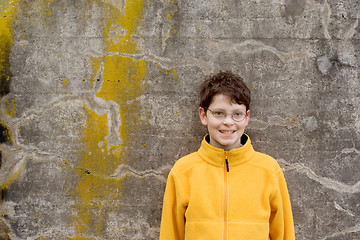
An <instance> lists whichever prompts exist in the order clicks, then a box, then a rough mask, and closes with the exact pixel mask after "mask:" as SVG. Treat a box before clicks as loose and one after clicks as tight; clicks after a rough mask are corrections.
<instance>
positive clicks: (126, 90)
mask: <svg viewBox="0 0 360 240" xmlns="http://www.w3.org/2000/svg"><path fill="white" fill-rule="evenodd" d="M359 5H360V4H359V1H358V0H348V1H345V0H339V1H333V0H272V1H269V0H248V1H238V0H226V1H225V0H221V1H218V0H207V1H205V0H181V1H180V0H118V1H115V0H88V1H85V0H67V1H65V0H32V1H30V0H23V1H20V0H13V1H4V0H0V12H1V19H0V80H1V81H0V86H1V90H0V96H1V102H0V103H1V106H0V107H1V108H0V113H1V117H0V134H1V137H0V140H1V145H0V153H1V159H0V160H1V167H0V184H1V189H2V202H1V203H0V207H1V216H2V217H1V218H0V239H157V238H158V234H159V225H160V215H161V206H162V197H163V196H162V195H163V191H164V187H165V181H166V177H167V174H168V171H169V170H170V168H171V166H172V165H173V163H174V162H175V161H176V160H177V159H178V158H179V157H180V156H183V155H185V154H188V153H190V152H192V151H195V150H197V148H198V147H199V144H200V141H201V139H202V137H203V135H204V134H205V133H206V129H205V128H204V127H203V126H202V125H201V124H200V121H199V119H198V116H197V95H198V86H199V84H200V82H201V81H202V80H203V79H204V77H205V76H206V75H207V74H209V73H211V72H218V71H219V70H226V69H231V70H233V71H235V72H237V73H239V74H241V75H242V76H243V77H244V79H245V80H246V82H247V84H248V85H249V86H250V88H251V89H252V99H253V102H252V104H251V121H250V125H249V128H248V130H247V133H248V134H249V135H250V137H251V138H252V141H253V142H254V147H255V148H256V150H258V151H262V152H266V153H268V154H270V155H272V156H273V157H275V158H276V159H277V160H278V161H279V163H280V164H281V166H282V167H283V169H284V172H285V176H286V179H287V183H288V187H289V191H290V195H291V200H292V207H293V212H294V220H295V227H296V235H297V239H303V240H308V239H324V240H325V239H328V240H330V239H360V201H359V199H360V158H359V151H360V140H359V139H360V121H359V114H360V108H359V103H360V101H359V100H360V95H359V89H360V81H359V69H360V68H359V65H360V64H359V62H360V53H359V51H360V42H359V39H360V33H359V31H360V26H359V13H360V9H359Z"/></svg>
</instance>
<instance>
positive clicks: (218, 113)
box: [215, 112, 225, 117]
mask: <svg viewBox="0 0 360 240" xmlns="http://www.w3.org/2000/svg"><path fill="white" fill-rule="evenodd" d="M215 116H218V117H221V116H225V113H223V112H215Z"/></svg>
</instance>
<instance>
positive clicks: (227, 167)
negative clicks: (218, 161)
mask: <svg viewBox="0 0 360 240" xmlns="http://www.w3.org/2000/svg"><path fill="white" fill-rule="evenodd" d="M225 163H226V171H227V172H229V162H228V157H227V152H225Z"/></svg>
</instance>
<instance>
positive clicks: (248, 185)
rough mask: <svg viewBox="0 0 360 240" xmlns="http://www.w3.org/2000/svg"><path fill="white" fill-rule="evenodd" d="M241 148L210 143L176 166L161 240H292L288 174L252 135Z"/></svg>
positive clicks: (167, 194) (166, 197) (165, 205)
mask: <svg viewBox="0 0 360 240" xmlns="http://www.w3.org/2000/svg"><path fill="white" fill-rule="evenodd" d="M245 141H246V143H245V144H244V145H243V146H242V147H240V148H236V149H232V150H230V151H224V150H223V149H220V148H216V147H213V146H211V145H210V144H209V143H208V142H207V140H206V137H205V138H204V140H203V141H202V143H201V147H200V149H199V150H198V151H197V152H194V153H191V154H189V155H187V156H185V157H183V158H181V159H179V160H178V161H177V162H176V163H175V165H174V167H173V168H172V169H171V171H170V173H169V176H168V180H167V185H166V190H165V195H164V202H163V210H162V220H161V228H160V240H183V239H185V240H220V239H221V240H242V239H244V240H258V239H259V240H260V239H261V240H268V239H272V240H280V239H282V240H292V239H295V234H294V226H293V217H292V211H291V205H290V199H289V194H288V190H287V186H286V182H285V178H284V175H283V173H282V171H281V168H280V167H279V165H278V163H277V162H276V160H275V159H273V158H272V157H270V156H268V155H265V154H262V153H259V152H256V151H254V149H253V147H252V145H251V141H250V138H249V137H248V136H247V135H245V134H244V135H243V136H242V142H245Z"/></svg>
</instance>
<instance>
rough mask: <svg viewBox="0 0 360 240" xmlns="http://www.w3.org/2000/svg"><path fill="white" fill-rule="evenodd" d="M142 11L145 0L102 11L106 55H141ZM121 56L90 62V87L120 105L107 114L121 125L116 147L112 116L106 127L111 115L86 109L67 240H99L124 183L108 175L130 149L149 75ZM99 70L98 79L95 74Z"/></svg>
mask: <svg viewBox="0 0 360 240" xmlns="http://www.w3.org/2000/svg"><path fill="white" fill-rule="evenodd" d="M105 2H109V1H108V0H106V1H105ZM142 12H143V1H140V0H133V1H126V3H125V6H124V8H123V9H118V8H115V7H113V6H110V5H109V8H107V9H104V12H103V14H104V17H105V16H106V18H107V19H108V22H107V23H106V26H105V28H104V32H103V43H104V52H110V53H121V54H129V55H131V54H138V53H141V47H140V44H139V43H140V42H139V41H141V39H142V37H141V35H140V34H139V32H138V29H139V27H140V23H141V16H142ZM121 54H119V55H118V54H109V55H104V56H101V57H98V58H93V59H92V60H91V62H90V65H91V67H92V68H93V69H92V70H93V71H92V73H93V75H92V76H91V77H92V87H94V86H99V87H100V86H101V88H100V89H97V90H96V95H95V97H97V98H101V99H103V100H105V101H106V103H108V104H110V103H113V102H114V103H116V104H115V106H116V107H118V109H116V110H118V111H114V110H112V112H111V114H114V113H116V114H117V116H115V117H116V118H119V120H120V122H121V124H120V126H119V127H118V126H116V128H117V129H115V130H116V133H117V134H118V135H117V137H118V138H119V139H120V140H121V143H120V144H119V143H117V144H114V143H113V142H112V141H111V140H109V142H108V139H107V137H108V136H109V135H110V134H111V133H112V132H110V131H111V130H113V128H114V124H115V122H114V119H113V118H114V116H112V118H111V119H112V120H111V125H112V126H109V125H110V124H109V122H108V121H109V113H104V114H103V115H100V114H98V113H97V112H95V111H94V109H93V108H91V109H90V108H87V106H85V109H86V111H87V119H86V125H85V129H84V132H83V139H82V140H83V146H82V151H81V154H80V156H79V163H78V170H77V172H76V173H77V175H78V178H79V180H78V183H77V186H76V195H77V203H76V206H75V209H74V210H75V212H76V213H77V214H76V216H74V219H73V223H74V227H75V233H76V234H75V236H73V237H71V238H69V239H74V240H81V239H89V236H91V237H92V238H90V239H95V238H102V237H103V236H102V234H103V233H104V228H105V226H106V220H107V219H106V216H107V213H108V212H111V211H117V209H115V210H114V208H115V207H116V208H119V206H117V205H116V204H113V202H116V201H119V197H120V192H119V190H121V182H122V179H117V178H114V177H111V176H112V174H114V172H115V170H116V169H117V168H118V167H119V166H120V164H122V163H123V159H124V157H126V156H127V148H126V146H129V145H130V144H129V143H130V142H131V137H130V135H131V132H136V131H137V130H138V122H139V102H138V100H137V99H138V97H139V96H141V94H142V91H143V83H142V82H143V79H145V77H146V75H147V68H146V62H145V61H143V60H135V59H133V58H131V57H130V56H129V57H126V56H123V55H121ZM100 68H101V69H102V71H101V73H102V75H101V76H98V75H97V74H98V72H100ZM111 106H114V105H111ZM96 107H98V108H101V106H96ZM109 109H111V108H109ZM119 113H120V116H118V114H119ZM112 134H113V133H112ZM84 236H86V238H85V237H84Z"/></svg>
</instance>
